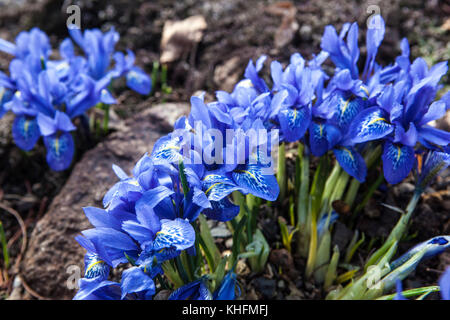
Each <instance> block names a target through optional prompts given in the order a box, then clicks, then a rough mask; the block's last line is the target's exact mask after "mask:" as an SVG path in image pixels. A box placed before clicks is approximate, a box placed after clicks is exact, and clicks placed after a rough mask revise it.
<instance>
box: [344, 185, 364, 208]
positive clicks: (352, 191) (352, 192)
mask: <svg viewBox="0 0 450 320" xmlns="http://www.w3.org/2000/svg"><path fill="white" fill-rule="evenodd" d="M360 185H361V183H360V182H359V181H358V180H356V179H355V178H353V179H352V182H350V186H349V187H348V190H347V193H346V195H345V199H344V202H345V203H346V204H348V205H349V206H350V207H352V206H353V202H355V199H356V195H357V194H358V190H359V186H360Z"/></svg>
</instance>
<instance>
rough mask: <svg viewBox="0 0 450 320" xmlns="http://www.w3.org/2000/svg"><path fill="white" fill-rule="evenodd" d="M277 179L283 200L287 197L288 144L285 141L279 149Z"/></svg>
mask: <svg viewBox="0 0 450 320" xmlns="http://www.w3.org/2000/svg"><path fill="white" fill-rule="evenodd" d="M277 180H278V185H279V186H280V195H279V199H280V201H281V202H283V200H284V199H285V197H286V187H287V183H286V182H287V179H286V145H285V143H284V142H282V143H281V144H280V147H279V149H278V170H277Z"/></svg>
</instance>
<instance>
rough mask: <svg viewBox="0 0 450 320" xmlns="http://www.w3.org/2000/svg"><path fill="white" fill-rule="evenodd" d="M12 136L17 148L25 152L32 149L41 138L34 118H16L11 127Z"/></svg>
mask: <svg viewBox="0 0 450 320" xmlns="http://www.w3.org/2000/svg"><path fill="white" fill-rule="evenodd" d="M12 136H13V139H14V142H15V143H16V144H17V146H18V147H19V148H21V149H23V150H25V151H30V150H31V149H33V147H34V145H35V144H36V142H37V141H38V139H39V137H40V136H41V132H40V131H39V126H38V123H37V120H36V118H29V117H27V116H25V115H20V116H17V117H16V118H15V119H14V122H13V125H12Z"/></svg>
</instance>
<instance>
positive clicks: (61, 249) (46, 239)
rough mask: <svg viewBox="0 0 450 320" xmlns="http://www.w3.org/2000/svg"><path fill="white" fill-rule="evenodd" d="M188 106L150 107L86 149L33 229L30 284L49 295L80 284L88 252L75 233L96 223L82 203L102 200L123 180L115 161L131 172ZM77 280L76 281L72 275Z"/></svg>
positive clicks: (70, 292) (27, 271)
mask: <svg viewBox="0 0 450 320" xmlns="http://www.w3.org/2000/svg"><path fill="white" fill-rule="evenodd" d="M188 108H189V107H188V105H187V104H173V103H172V104H161V105H158V106H155V107H152V108H149V109H147V110H145V111H143V112H142V113H140V114H137V115H136V116H135V117H134V118H132V119H129V120H127V121H126V122H125V125H124V128H123V130H120V131H117V132H115V133H113V134H111V135H110V136H109V137H108V138H107V139H106V140H105V141H103V142H102V143H100V144H98V145H97V146H96V147H95V148H94V149H92V150H90V151H88V152H86V153H85V154H84V156H83V158H82V159H81V161H80V162H79V163H77V164H76V165H75V167H74V169H73V171H72V174H71V176H70V178H69V179H68V181H67V182H66V184H65V185H64V187H63V188H62V190H61V192H60V194H59V195H58V196H56V197H55V198H54V199H53V202H52V204H51V205H50V207H49V209H48V212H47V213H46V214H45V215H44V217H43V218H42V219H41V220H40V221H38V223H37V224H36V227H35V229H34V230H33V232H32V234H31V237H30V242H29V246H28V250H27V251H26V254H25V257H24V260H23V261H22V263H21V266H20V274H21V275H22V277H23V279H24V280H25V282H26V283H27V284H28V286H30V287H31V288H32V289H33V290H35V291H36V292H37V293H38V294H40V295H42V296H43V297H46V298H51V299H71V298H72V297H73V296H74V294H75V293H76V288H71V289H69V286H68V285H69V284H70V281H69V280H70V277H71V276H73V275H74V272H75V271H77V270H78V271H79V272H80V274H81V275H82V274H83V270H84V269H83V268H84V266H83V256H84V253H85V252H84V249H83V248H82V247H81V246H80V245H79V244H78V243H77V242H76V241H75V239H74V238H75V236H76V235H77V234H79V233H80V231H82V230H84V229H89V228H91V225H90V224H89V222H88V220H87V219H86V217H85V215H84V213H83V210H82V208H83V207H85V206H101V203H100V201H101V199H102V197H103V195H104V194H105V192H106V191H107V190H108V189H109V188H110V187H111V186H112V185H113V184H114V183H115V182H116V181H117V178H116V177H115V175H114V173H113V171H112V169H111V166H112V164H117V165H119V166H121V167H122V168H123V169H124V170H125V171H126V172H130V171H131V169H132V167H133V166H134V164H135V163H136V161H137V160H138V159H139V158H140V157H141V156H142V155H143V154H144V153H145V152H151V150H152V147H153V144H154V143H155V141H156V140H157V139H158V138H160V137H161V136H163V135H165V134H167V133H169V132H170V131H171V130H172V126H171V125H170V124H169V123H168V122H166V121H165V120H169V121H171V123H173V118H175V117H178V116H180V115H182V114H186V113H187V112H188ZM74 270H75V271H74ZM72 283H76V281H73V279H72Z"/></svg>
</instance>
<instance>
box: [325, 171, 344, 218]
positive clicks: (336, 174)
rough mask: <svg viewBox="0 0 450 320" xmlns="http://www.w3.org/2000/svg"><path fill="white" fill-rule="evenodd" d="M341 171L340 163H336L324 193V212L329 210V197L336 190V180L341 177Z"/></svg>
mask: <svg viewBox="0 0 450 320" xmlns="http://www.w3.org/2000/svg"><path fill="white" fill-rule="evenodd" d="M341 171H342V169H341V166H340V165H339V163H336V164H335V165H334V167H333V170H332V171H331V173H330V175H329V176H328V179H327V182H326V183H325V188H324V190H323V195H322V212H327V211H328V203H329V199H330V197H331V194H332V192H333V191H334V188H335V186H336V182H337V180H338V178H339V175H340V173H341Z"/></svg>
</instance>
